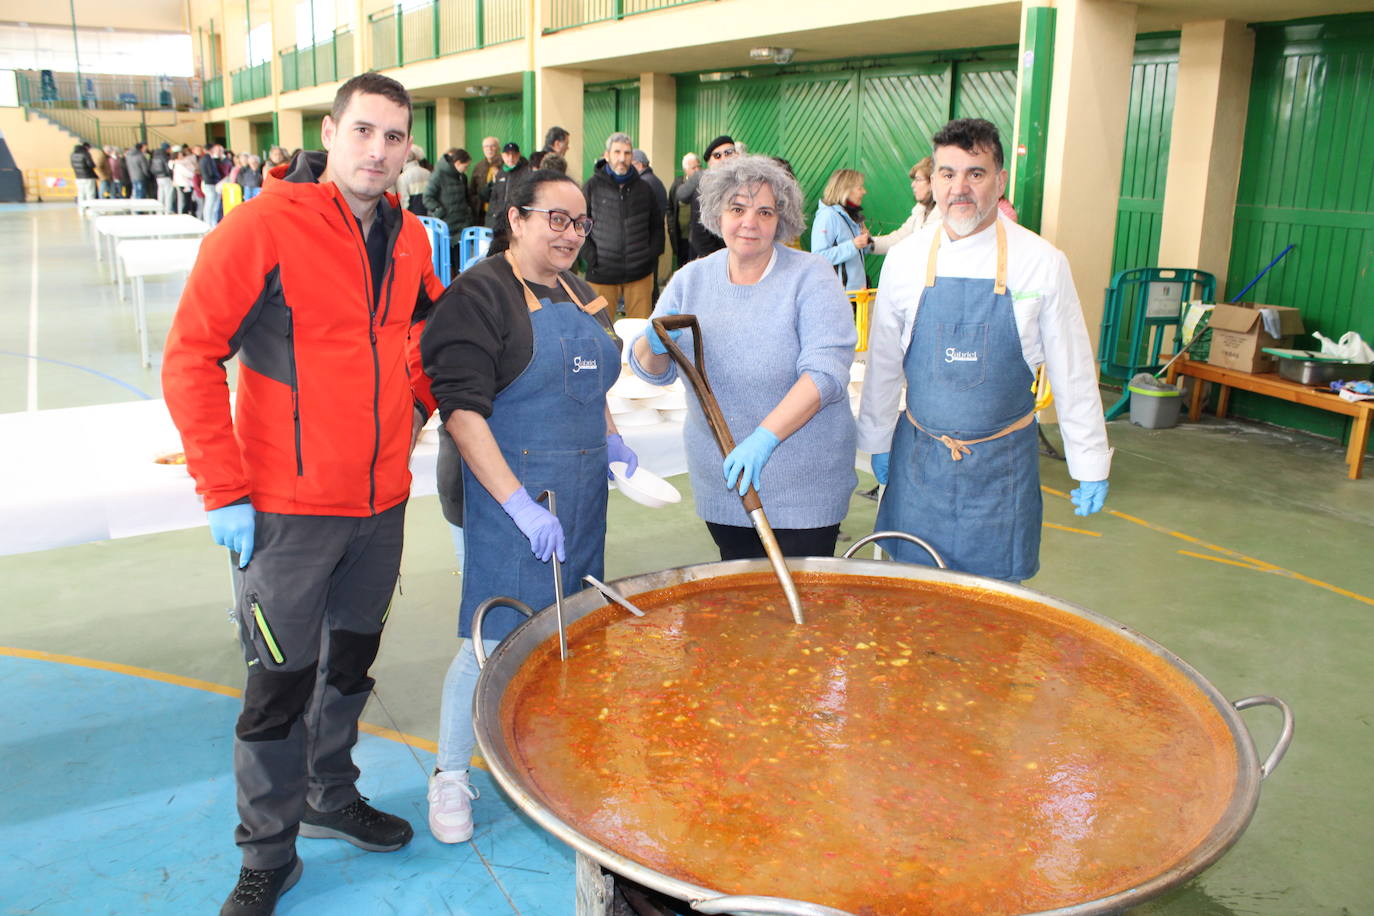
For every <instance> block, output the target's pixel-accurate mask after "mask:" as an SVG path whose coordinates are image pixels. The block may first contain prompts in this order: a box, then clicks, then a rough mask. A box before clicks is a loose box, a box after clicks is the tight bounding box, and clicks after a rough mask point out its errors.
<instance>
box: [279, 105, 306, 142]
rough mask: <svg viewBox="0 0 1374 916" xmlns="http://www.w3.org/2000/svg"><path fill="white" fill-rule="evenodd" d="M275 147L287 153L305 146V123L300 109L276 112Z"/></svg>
mask: <svg viewBox="0 0 1374 916" xmlns="http://www.w3.org/2000/svg"><path fill="white" fill-rule="evenodd" d="M277 145H278V146H281V147H284V148H285V149H286V151H287V152H288V153H289V152H291V151H292V150H293V149H300V148H301V147H303V146H305V123H304V118H302V117H301V112H300V109H295V108H292V109H282V110H281V111H279V112H277Z"/></svg>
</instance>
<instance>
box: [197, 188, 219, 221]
mask: <svg viewBox="0 0 1374 916" xmlns="http://www.w3.org/2000/svg"><path fill="white" fill-rule="evenodd" d="M201 188H202V189H203V190H204V191H205V204H204V209H203V210H202V211H201V215H200V218H201V219H203V220H204V221H205V222H207V223H209V224H210V225H211V226H213V225H215V224H217V223H218V222H219V217H220V214H221V213H223V212H224V211H223V210H222V209H220V208H221V207H222V206H223V205H224V202H223V201H222V200H220V197H219V185H217V184H207V185H201Z"/></svg>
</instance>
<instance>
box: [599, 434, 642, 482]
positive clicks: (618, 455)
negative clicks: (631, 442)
mask: <svg viewBox="0 0 1374 916" xmlns="http://www.w3.org/2000/svg"><path fill="white" fill-rule="evenodd" d="M612 461H623V462H625V476H626V477H633V476H635V471H637V470H638V469H639V456H638V455H636V454H635V453H634V449H632V448H630V447H629V446H628V445H626V444H625V440H624V439H622V438H620V433H611V434H610V435H609V436H607V437H606V463H607V464H609V463H611V462H612ZM606 476H607V477H609V478H611V479H612V480H614V479H615V477H614V475H612V474H611V472H610V469H609V468H608V469H607V470H606Z"/></svg>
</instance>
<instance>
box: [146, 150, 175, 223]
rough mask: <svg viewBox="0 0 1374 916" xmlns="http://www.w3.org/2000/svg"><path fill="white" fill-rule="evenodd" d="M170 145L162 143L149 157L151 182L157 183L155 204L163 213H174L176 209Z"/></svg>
mask: <svg viewBox="0 0 1374 916" xmlns="http://www.w3.org/2000/svg"><path fill="white" fill-rule="evenodd" d="M171 149H172V144H170V143H168V142H166V141H165V140H164V141H163V143H162V145H161V146H159V147H158V148H157V149H155V150H153V154H152V156H150V157H149V162H150V165H149V168H150V169H151V171H152V173H153V181H155V182H156V183H157V202H158V203H160V204H162V210H163V212H164V213H174V212H176V211H175V208H176V188H175V187H174V186H173V185H172V154H171Z"/></svg>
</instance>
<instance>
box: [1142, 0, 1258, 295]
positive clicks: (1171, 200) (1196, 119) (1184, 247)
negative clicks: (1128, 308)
mask: <svg viewBox="0 0 1374 916" xmlns="http://www.w3.org/2000/svg"><path fill="white" fill-rule="evenodd" d="M1254 51H1255V39H1254V33H1253V32H1251V31H1250V30H1249V29H1248V28H1246V27H1245V24H1244V23H1243V22H1237V21H1234V20H1228V21H1215V22H1186V23H1184V24H1183V37H1182V41H1181V43H1180V45H1179V54H1178V88H1177V90H1176V92H1175V95H1174V120H1173V134H1172V136H1173V139H1172V140H1171V141H1170V144H1169V172H1168V179H1167V183H1166V184H1165V187H1164V218H1163V222H1162V224H1161V229H1160V235H1159V263H1160V265H1161V266H1166V267H1197V268H1201V269H1202V270H1205V271H1208V272H1210V273H1213V274H1215V275H1216V278H1217V292H1218V293H1220V292H1221V291H1222V290H1224V289H1226V267H1227V264H1228V262H1229V261H1230V256H1231V230H1232V227H1233V221H1234V219H1235V210H1236V188H1237V185H1238V184H1239V182H1240V160H1241V150H1242V147H1243V146H1244V142H1245V116H1246V109H1247V107H1248V105H1249V102H1250V70H1251V66H1252V64H1253V60H1254Z"/></svg>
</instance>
